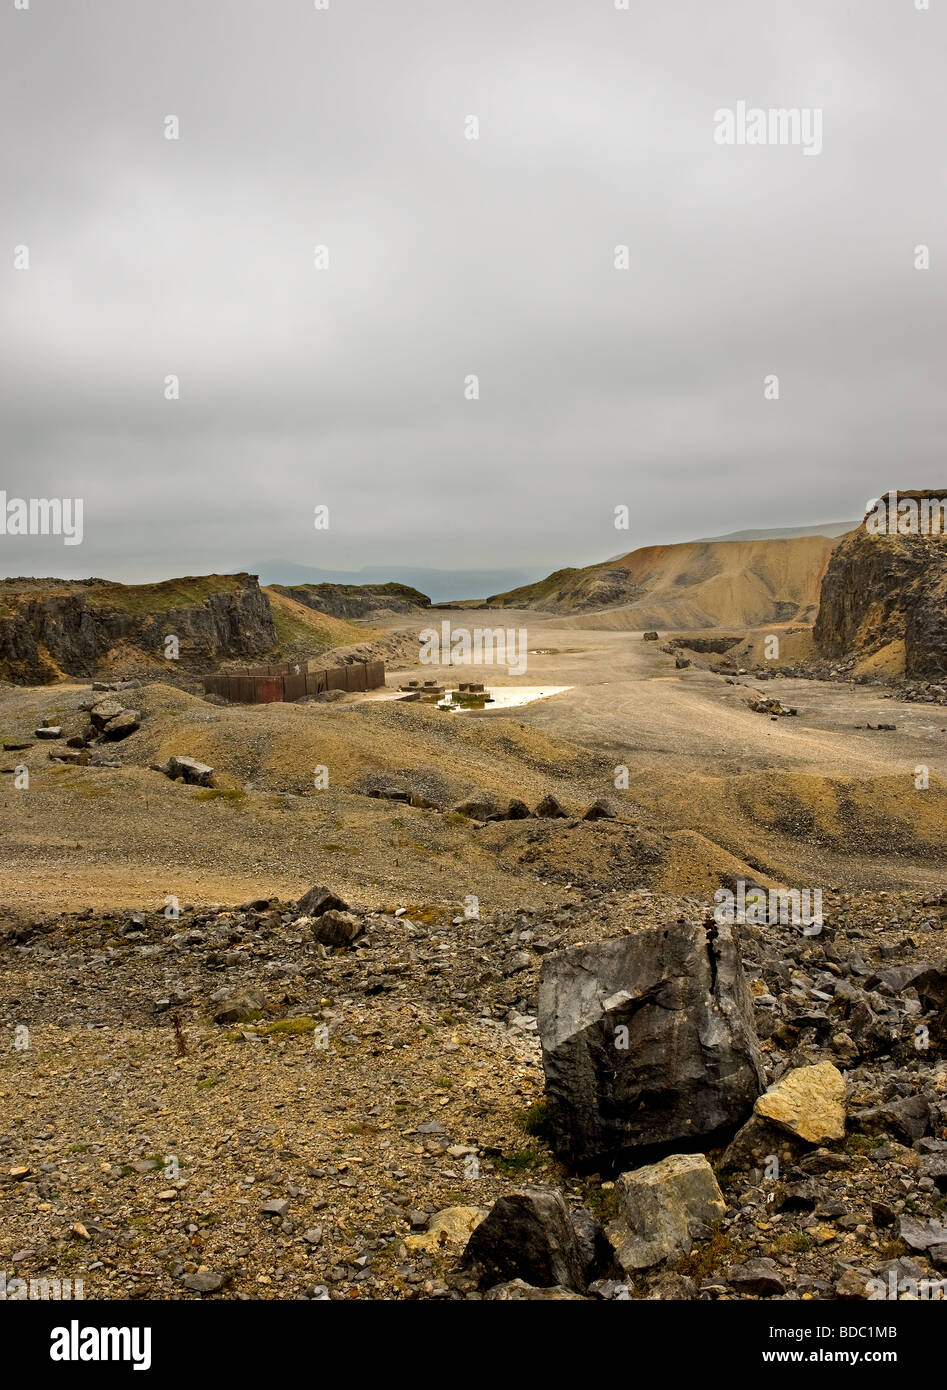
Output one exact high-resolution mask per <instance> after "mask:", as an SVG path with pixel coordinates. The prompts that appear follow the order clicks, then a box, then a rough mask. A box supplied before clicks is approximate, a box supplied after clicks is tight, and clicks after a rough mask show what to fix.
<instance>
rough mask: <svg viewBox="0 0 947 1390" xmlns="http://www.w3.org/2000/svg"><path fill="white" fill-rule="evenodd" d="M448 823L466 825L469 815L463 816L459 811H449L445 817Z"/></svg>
mask: <svg viewBox="0 0 947 1390" xmlns="http://www.w3.org/2000/svg"><path fill="white" fill-rule="evenodd" d="M444 819H445V820H446V821H447V824H448V825H466V824H467V817H466V816H462V815H461V814H460V812H459V811H448V812H447V815H446V816H445V817H444Z"/></svg>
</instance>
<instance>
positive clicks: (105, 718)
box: [90, 699, 125, 729]
mask: <svg viewBox="0 0 947 1390" xmlns="http://www.w3.org/2000/svg"><path fill="white" fill-rule="evenodd" d="M124 708H125V706H124V705H123V704H122V703H121V701H120V700H109V699H106V700H100V701H99V703H98V704H97V705H93V706H92V712H91V715H90V718H91V720H92V723H93V724H94V725H95V727H96V728H97V729H104V728H105V726H106V724H107V723H108V722H109V720H110V719H115V718H117V716H118V715H120V714H121V712H122V710H123V709H124Z"/></svg>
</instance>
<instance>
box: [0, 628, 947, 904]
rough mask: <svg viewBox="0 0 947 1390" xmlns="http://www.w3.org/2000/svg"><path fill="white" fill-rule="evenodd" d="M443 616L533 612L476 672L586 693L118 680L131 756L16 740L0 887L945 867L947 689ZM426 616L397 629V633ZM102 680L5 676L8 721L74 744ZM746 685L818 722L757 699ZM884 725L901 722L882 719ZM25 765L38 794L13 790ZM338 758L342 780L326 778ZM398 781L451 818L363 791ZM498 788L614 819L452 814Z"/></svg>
mask: <svg viewBox="0 0 947 1390" xmlns="http://www.w3.org/2000/svg"><path fill="white" fill-rule="evenodd" d="M440 616H441V618H442V619H443V618H445V617H446V618H448V619H449V620H450V621H451V622H452V623H453V624H454V625H455V626H460V625H466V626H468V627H475V626H477V625H482V626H484V627H486V626H498V625H500V623H501V622H502V625H503V627H504V628H507V629H514V630H519V629H520V628H525V629H526V632H527V640H526V645H527V648H528V651H529V656H528V663H527V669H526V670H525V671H524V672H522V673H521V674H519V675H510V674H508V673H507V672H506V671H504V670H498V669H497V668H496V667H495V666H480V667H465V668H463V670H462V675H463V676H464V678H466V679H470V680H481V681H484V682H485V683H486V684H490V685H494V686H496V685H500V686H504V687H506V686H521V687H524V688H533V689H535V688H536V687H542V688H545V687H549V686H567V687H569V688H568V689H566V690H563V691H562V692H561V693H559V694H557V695H554V696H550V697H548V698H545V699H541V700H536V701H533V702H531V703H529V704H524V705H519V706H511V707H509V708H508V711H504V710H500V709H497V710H485V711H484V712H483V713H482V714H481V713H479V712H467V713H465V714H464V716H463V718H458V717H457V716H456V715H452V714H450V713H447V712H445V711H441V710H437V709H436V708H434V707H432V706H427V705H406V704H401V703H399V702H397V701H391V700H387V699H385V700H379V699H377V698H373V697H349V698H348V699H347V700H346V701H343V702H339V703H338V704H334V705H321V704H309V705H302V706H289V705H268V706H257V707H249V706H222V705H218V704H213V703H208V702H206V701H204V700H203V699H199V698H197V697H195V696H192V695H189V694H187V693H185V692H184V691H181V690H178V689H176V688H174V687H173V686H167V685H162V684H151V685H148V686H146V687H145V688H144V689H142V690H141V691H136V692H133V693H132V694H129V695H128V696H126V697H124V698H125V699H126V702H127V703H132V702H134V704H135V705H136V706H140V708H141V711H142V726H141V728H140V730H139V731H138V732H137V733H135V734H133V735H132V736H131V737H130V738H128V739H127V740H125V741H124V742H122V743H119V744H115V745H113V749H112V751H114V755H115V757H116V758H117V759H119V760H120V763H121V766H120V767H118V768H96V767H91V766H90V767H67V766H64V765H61V764H57V763H55V762H51V761H50V760H49V757H48V753H49V749H50V747H51V746H53V745H49V744H46V743H42V742H36V743H35V744H34V747H33V748H32V749H31V750H30V751H29V752H28V753H25V754H24V753H8V754H5V755H3V759H2V766H3V767H4V768H5V769H7V771H6V772H5V773H4V774H3V775H2V781H0V849H2V853H3V862H4V869H5V872H4V874H3V875H2V876H0V904H7V905H9V906H11V907H20V908H23V907H27V906H32V907H35V908H37V909H41V910H63V911H69V910H78V909H81V908H82V907H84V906H91V907H96V908H99V907H108V906H129V907H136V906H137V907H154V906H155V905H156V904H161V903H163V901H164V898H165V897H166V896H167V895H174V896H176V897H178V898H179V899H180V900H181V901H193V902H196V903H199V902H233V901H240V900H243V899H246V898H250V897H253V896H259V895H264V896H266V895H269V894H273V893H277V894H280V895H281V896H283V897H292V896H294V895H297V894H299V893H301V892H302V891H303V890H304V889H306V888H307V887H309V886H310V885H311V884H312V883H314V882H321V881H323V880H324V881H326V882H328V883H332V884H335V885H337V886H338V887H339V888H340V889H341V890H343V891H344V890H346V889H347V890H349V891H353V892H356V891H357V892H358V893H359V895H360V896H361V898H362V899H363V900H365V901H368V902H372V903H374V904H375V905H377V906H380V907H381V906H394V905H398V904H401V905H404V903H405V902H407V900H408V899H411V898H413V899H414V900H416V901H429V900H430V901H436V902H439V903H457V902H462V901H463V899H464V898H465V896H466V894H467V893H470V892H476V893H477V894H478V895H479V896H480V897H481V898H482V899H483V900H484V901H491V902H495V903H497V904H498V905H500V904H502V905H527V904H530V903H535V904H542V903H545V902H551V901H554V900H555V897H556V894H557V892H559V891H560V889H561V888H562V887H563V886H564V885H565V884H566V883H570V884H578V885H581V884H583V883H585V884H597V885H599V886H603V887H611V886H615V885H616V884H617V885H618V886H622V885H625V886H628V887H635V886H638V885H640V884H642V883H644V884H646V885H647V886H650V887H652V888H655V889H658V890H663V891H671V892H683V893H691V894H693V895H695V896H697V897H698V898H702V899H706V897H707V896H708V895H711V896H712V891H713V888H714V887H715V886H716V884H718V883H719V881H720V880H719V874H720V872H740V871H747V870H752V871H753V872H755V873H757V874H759V875H764V876H769V877H770V878H772V879H775V880H776V881H784V882H787V883H792V884H796V885H798V886H812V887H815V886H818V885H820V884H823V883H824V884H826V885H830V884H833V885H834V884H838V885H843V886H844V885H848V886H850V887H861V886H875V887H877V888H878V889H879V890H881V891H883V890H884V889H885V888H898V887H924V886H931V887H939V886H941V885H942V884H943V882H944V879H945V872H944V870H945V858H947V856H945V853H944V838H945V837H944V827H945V825H947V737H945V728H947V710H945V708H944V707H943V706H936V705H925V704H912V703H909V702H906V701H903V700H899V699H892V698H890V692H888V691H887V690H886V689H885V688H883V687H880V686H877V687H876V686H859V685H851V684H848V683H838V682H824V681H812V680H804V679H778V680H769V681H765V682H759V683H758V682H756V681H754V680H753V678H752V677H751V676H744V677H733V678H732V679H733V680H735V681H736V682H737V683H728V681H727V679H726V678H725V677H724V676H722V675H717V674H713V673H712V672H710V671H708V670H706V669H703V668H702V667H700V666H696V665H695V666H692V667H690V668H688V669H686V670H676V669H675V665H674V660H673V658H672V657H671V656H669V655H667V654H666V653H664V652H662V651H661V650H660V647H661V646H662V645H663V643H664V640H665V634H662V637H661V642H660V643H653V642H644V641H642V638H641V634H640V633H634V632H631V633H629V632H608V631H601V630H592V629H588V630H584V629H582V628H580V627H574V626H561V625H560V624H561V620H555V619H553V620H542V619H540V620H537V618H536V615H535V614H532V613H529V614H526V613H515V612H514V613H507V612H504V613H503V614H502V615H497V614H495V613H488V612H484V613H479V612H477V611H476V610H473V611H471V610H463V611H458V612H457V613H453V614H443V613H442V614H441V615H440ZM575 621H577V620H575V619H572V620H570V622H575ZM410 626H411V625H410V624H406V622H405V620H404V618H400V619H399V620H397V622H396V621H394V620H392V623H391V627H392V630H393V631H397V632H399V633H403V632H406V631H408V630H409V629H410ZM421 626H422V623H420V622H415V623H414V627H415V629H419V628H420V627H421ZM536 649H540V650H539V651H537V650H536ZM710 659H712V660H715V659H717V658H710ZM457 672H458V668H456V667H454V668H446V667H432V666H426V665H418V666H416V667H413V668H409V667H405V668H403V669H391V668H390V669H389V673H388V683H389V687H391V688H392V689H394V688H395V687H396V686H397V685H398V684H402V683H404V682H405V681H407V680H408V679H422V680H423V679H429V678H431V677H432V676H435V677H437V678H438V679H439V680H441V679H446V680H448V681H452V680H456V679H457ZM87 693H88V686H87V685H86V686H79V685H78V684H76V685H71V684H70V685H58V686H49V687H42V688H31V689H21V688H12V687H4V688H3V689H2V691H0V735H2V738H3V739H5V740H9V741H16V740H18V739H20V738H28V737H31V736H32V731H33V729H34V728H35V726H36V724H37V723H38V722H39V720H40V719H43V718H50V719H54V720H56V721H60V722H62V724H63V726H64V734H65V735H66V736H68V735H69V734H70V733H73V732H78V731H79V730H81V729H83V728H85V727H87V715H85V714H81V713H80V712H79V711H78V709H77V705H78V702H79V699H80V698H81V696H82V695H84V694H87ZM751 694H757V695H759V694H762V695H764V696H766V697H776V698H778V699H779V700H780V701H781V703H782V704H783V705H784V706H794V707H796V708H797V709H798V714H797V716H795V717H787V718H779V719H775V720H774V719H771V718H769V717H768V716H766V715H762V714H758V713H754V712H753V711H751V710H750V709H749V708H748V707H747V704H746V700H747V698H748V697H749V696H750V695H751ZM879 723H888V724H895V725H896V726H897V727H896V729H895V730H894V731H891V732H885V731H879V730H877V729H871V730H869V729H868V728H867V727H866V726H867V725H869V724H872V725H877V724H879ZM858 726H861V727H858ZM172 753H179V754H180V753H187V754H190V755H192V756H195V757H198V758H200V759H201V760H202V761H204V762H208V763H210V764H211V765H213V766H214V767H215V768H216V769H217V774H218V775H217V781H218V789H217V791H216V792H215V793H213V794H210V795H208V794H207V793H206V792H202V791H201V790H199V789H197V788H193V787H186V786H183V785H180V784H172V783H170V782H168V781H167V779H165V778H164V777H162V775H161V774H160V773H158V772H155V771H153V770H151V766H150V765H151V764H153V763H161V762H164V761H165V760H166V759H167V757H168V756H169V755H170V754H172ZM21 759H22V760H24V761H25V763H26V765H27V767H28V768H29V772H30V786H29V790H28V791H19V790H16V789H15V788H14V786H13V780H14V779H13V776H12V768H13V767H14V766H15V765H18V764H19V761H20V760H21ZM320 768H321V769H323V773H322V781H323V783H325V782H326V781H327V783H328V785H327V786H326V785H323V786H322V787H321V788H317V785H316V782H317V777H318V769H320ZM918 768H927V769H928V776H929V781H930V785H929V787H928V788H927V789H926V790H924V789H918V787H917V786H916V785H915V780H916V777H917V772H916V769H918ZM386 783H388V784H395V785H402V786H404V787H407V788H408V789H409V790H417V791H420V792H421V793H422V794H423V795H425V797H426V798H427V799H429V800H431V801H433V802H435V803H436V804H437V805H438V806H440V807H442V808H444V810H440V811H438V810H430V809H416V808H413V807H408V806H404V805H400V804H397V803H393V802H391V801H387V800H384V799H378V798H376V797H373V796H370V795H368V794H367V793H368V792H369V791H371V790H377V789H378V787H379V786H384V785H385V784H386ZM625 783H627V785H625ZM483 791H490V792H493V793H495V794H496V795H498V796H500V797H507V798H508V797H514V796H515V797H520V798H522V799H523V800H524V801H526V802H527V804H529V805H530V806H533V805H535V804H536V803H537V802H538V801H539V800H540V799H541V798H542V797H543V796H545V795H546V794H547V793H550V792H551V793H553V794H555V795H556V796H557V797H558V798H559V800H560V801H561V802H562V803H563V805H564V806H565V808H566V810H567V811H569V812H570V813H571V814H572V815H574V816H576V817H577V816H581V814H582V811H583V810H584V808H585V807H586V806H587V805H588V804H589V803H590V802H591V801H593V800H594V799H595V798H597V797H602V796H605V797H608V798H610V799H611V800H612V801H613V803H614V804H615V806H616V808H617V809H618V812H619V818H618V820H617V821H615V822H604V823H603V822H598V823H596V825H594V826H593V825H590V824H588V823H586V822H581V821H578V822H574V821H573V820H567V821H544V822H536V821H528V822H509V823H501V824H499V825H490V826H487V827H484V828H483V829H479V828H477V827H476V826H474V825H473V824H472V823H471V822H469V821H464V820H462V819H461V818H459V817H453V816H450V815H449V814H446V809H447V808H448V807H449V806H450V805H452V804H453V803H454V802H455V801H457V800H459V799H461V798H463V797H466V796H469V795H471V794H473V793H475V792H483ZM655 837H658V838H661V837H663V839H661V843H660V844H656V842H655ZM741 866H742V869H741Z"/></svg>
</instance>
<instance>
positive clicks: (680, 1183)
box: [607, 1154, 727, 1273]
mask: <svg viewBox="0 0 947 1390" xmlns="http://www.w3.org/2000/svg"><path fill="white" fill-rule="evenodd" d="M616 1189H617V1193H618V1201H619V1213H620V1214H619V1218H618V1220H617V1221H615V1222H614V1223H613V1224H612V1225H610V1226H609V1227H608V1229H607V1234H608V1238H609V1240H610V1241H611V1243H612V1245H613V1247H614V1250H615V1258H616V1260H617V1261H618V1264H619V1265H620V1266H621V1268H622V1269H623V1270H625V1272H626V1273H633V1272H634V1271H636V1270H639V1269H648V1268H650V1267H651V1266H652V1265H656V1264H660V1262H661V1261H662V1260H666V1259H668V1258H669V1257H670V1256H672V1255H687V1254H689V1253H690V1251H691V1248H692V1245H693V1241H694V1239H695V1238H697V1237H701V1236H707V1235H709V1234H710V1232H711V1230H712V1228H713V1227H714V1226H717V1225H719V1224H720V1222H721V1221H722V1220H723V1218H724V1216H725V1215H726V1210H727V1208H726V1203H725V1202H724V1200H723V1194H722V1192H721V1191H720V1188H719V1187H718V1186H717V1180H716V1178H715V1177H714V1173H713V1169H712V1168H711V1166H710V1164H709V1163H708V1162H707V1160H706V1158H705V1157H704V1156H703V1154H672V1155H671V1156H670V1157H669V1158H665V1159H662V1161H661V1162H660V1163H654V1164H651V1165H650V1166H649V1167H646V1168H638V1169H636V1170H635V1171H634V1172H631V1173H622V1174H621V1176H620V1177H619V1179H618V1181H617V1183H616Z"/></svg>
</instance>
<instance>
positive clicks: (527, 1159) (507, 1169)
mask: <svg viewBox="0 0 947 1390" xmlns="http://www.w3.org/2000/svg"><path fill="white" fill-rule="evenodd" d="M490 1161H491V1163H492V1164H493V1166H494V1168H495V1169H496V1171H497V1172H498V1173H501V1174H502V1175H503V1177H505V1178H517V1177H519V1176H520V1174H522V1173H526V1172H528V1171H529V1169H530V1168H539V1167H541V1166H542V1164H543V1163H544V1162H545V1158H544V1155H543V1154H538V1153H535V1152H534V1151H533V1150H532V1149H517V1150H516V1151H515V1152H514V1153H511V1154H499V1155H495V1156H493V1157H492V1158H491V1160H490Z"/></svg>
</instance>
